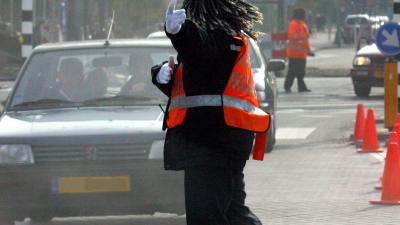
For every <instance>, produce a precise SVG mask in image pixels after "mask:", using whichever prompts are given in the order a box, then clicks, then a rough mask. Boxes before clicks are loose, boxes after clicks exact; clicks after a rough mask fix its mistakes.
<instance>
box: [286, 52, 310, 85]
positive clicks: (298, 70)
mask: <svg viewBox="0 0 400 225" xmlns="http://www.w3.org/2000/svg"><path fill="white" fill-rule="evenodd" d="M288 67H289V68H288V73H287V75H286V79H285V85H284V88H285V90H290V88H291V87H292V85H293V81H294V78H297V88H298V90H299V91H305V90H307V86H306V83H304V76H305V75H306V59H300V58H289V66H288Z"/></svg>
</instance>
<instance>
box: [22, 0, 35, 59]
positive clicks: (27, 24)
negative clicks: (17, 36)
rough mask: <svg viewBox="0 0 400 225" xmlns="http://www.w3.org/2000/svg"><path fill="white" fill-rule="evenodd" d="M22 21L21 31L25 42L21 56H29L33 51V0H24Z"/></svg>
mask: <svg viewBox="0 0 400 225" xmlns="http://www.w3.org/2000/svg"><path fill="white" fill-rule="evenodd" d="M21 8H22V23H21V33H22V35H23V37H24V43H23V44H22V47H21V56H22V57H23V58H27V57H28V56H29V55H30V54H31V53H32V49H33V46H32V37H33V0H22V7H21Z"/></svg>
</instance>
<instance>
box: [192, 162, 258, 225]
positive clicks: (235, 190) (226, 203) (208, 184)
mask: <svg viewBox="0 0 400 225" xmlns="http://www.w3.org/2000/svg"><path fill="white" fill-rule="evenodd" d="M245 198H246V192H245V184H244V175H243V168H240V169H238V168H236V169H232V168H222V167H221V168H220V167H210V166H198V167H190V168H186V169H185V201H186V220H187V225H262V224H261V222H260V220H259V219H258V218H257V216H255V215H254V214H253V213H252V212H251V211H250V209H249V208H248V207H247V206H246V205H245Z"/></svg>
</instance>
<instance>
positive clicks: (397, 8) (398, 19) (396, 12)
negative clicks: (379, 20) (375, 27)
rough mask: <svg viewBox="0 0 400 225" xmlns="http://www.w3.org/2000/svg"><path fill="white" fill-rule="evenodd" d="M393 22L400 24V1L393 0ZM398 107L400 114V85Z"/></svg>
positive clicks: (398, 65)
mask: <svg viewBox="0 0 400 225" xmlns="http://www.w3.org/2000/svg"><path fill="white" fill-rule="evenodd" d="M393 22H395V23H400V0H393ZM399 69H400V63H399V62H397V70H399ZM398 74H399V73H397V75H398ZM397 107H398V108H397V112H400V108H399V107H400V85H398V86H397Z"/></svg>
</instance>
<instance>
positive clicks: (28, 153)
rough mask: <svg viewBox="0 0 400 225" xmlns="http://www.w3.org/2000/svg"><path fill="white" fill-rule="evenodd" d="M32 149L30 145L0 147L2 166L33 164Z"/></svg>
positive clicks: (0, 162)
mask: <svg viewBox="0 0 400 225" xmlns="http://www.w3.org/2000/svg"><path fill="white" fill-rule="evenodd" d="M33 163H35V161H34V159H33V153H32V148H31V146H29V145H0V165H1V164H7V165H10V164H11V165H15V164H33Z"/></svg>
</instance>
